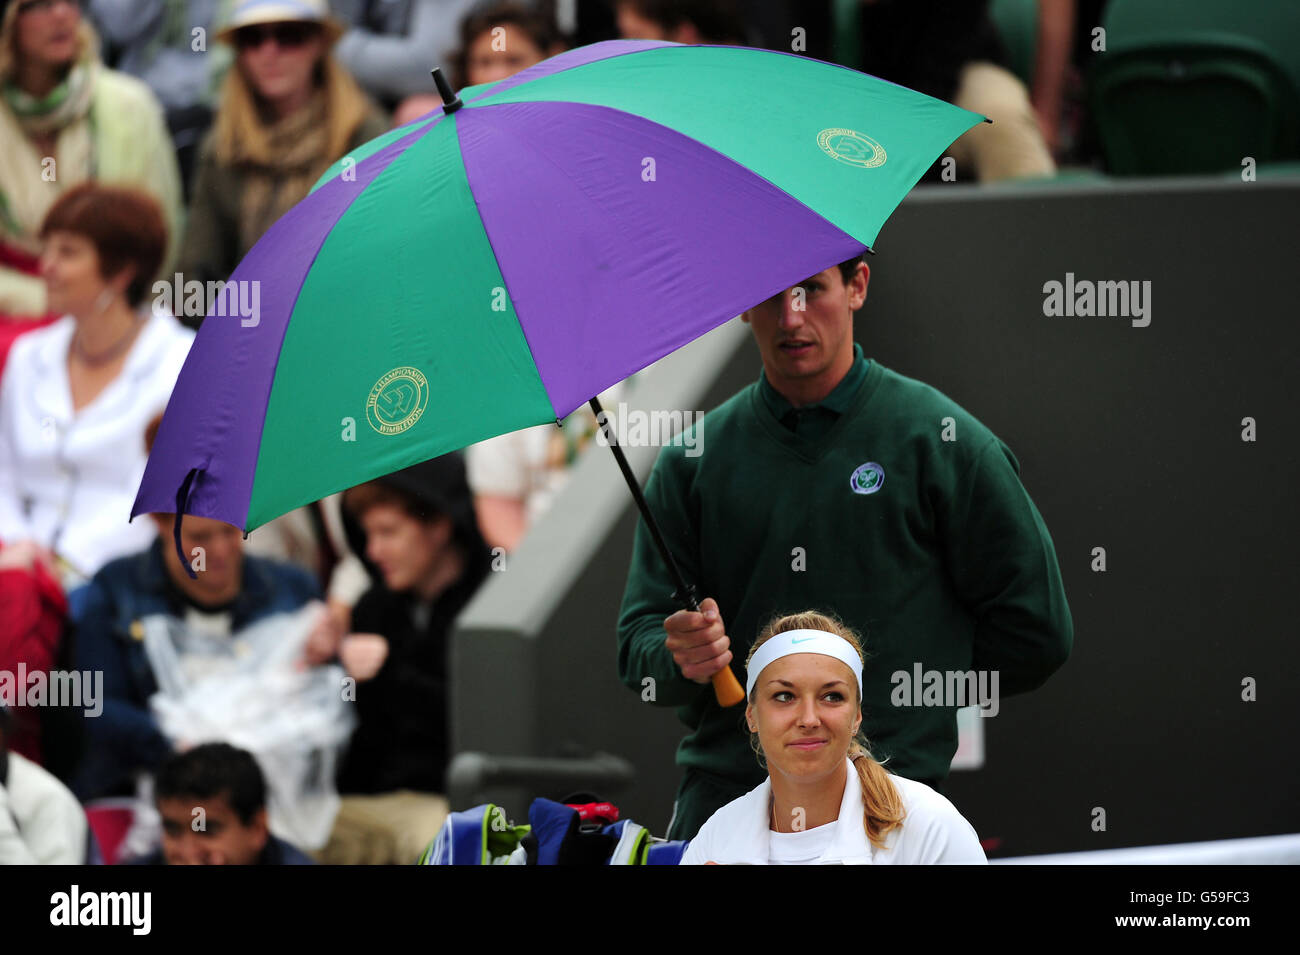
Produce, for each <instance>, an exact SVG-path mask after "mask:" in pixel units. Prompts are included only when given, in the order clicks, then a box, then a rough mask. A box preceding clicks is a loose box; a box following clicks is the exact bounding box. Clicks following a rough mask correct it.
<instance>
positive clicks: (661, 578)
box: [618, 445, 708, 706]
mask: <svg viewBox="0 0 1300 955" xmlns="http://www.w3.org/2000/svg"><path fill="white" fill-rule="evenodd" d="M689 495H690V486H689V482H688V468H687V462H686V460H685V458H684V457H683V456H682V449H681V448H678V447H673V446H671V445H670V446H667V447H665V448H663V449H662V450H661V451H660V452H659V459H658V460H657V461H656V462H655V466H654V470H653V471H652V472H651V474H650V479H649V480H648V481H647V482H646V486H645V497H646V502H647V503H648V504H649V506H650V511H651V513H652V514H654V516H655V520H656V521H657V522H658V524H659V529H660V531H661V533H662V534H663V535H664V539H665V540H666V541H667V543H668V548H669V550H670V551H671V552H672V555H673V559H674V560H675V561H676V563H677V567H678V569H679V570H680V571H681V573H682V576H683V577H684V578H685V580H686V582H687V583H688V584H690V583H698V581H699V565H700V561H699V540H698V537H697V534H698V524H697V523H696V521H695V519H694V517H693V516H692V510H693V508H691V506H690V502H689ZM674 589H675V588H674V586H673V581H672V575H671V574H669V573H668V569H667V568H666V567H665V566H664V563H663V559H662V558H661V557H660V555H659V550H658V548H656V547H655V544H654V539H653V538H652V537H651V536H650V532H649V531H648V530H647V529H646V524H645V520H644V519H640V520H638V521H637V528H636V538H635V540H634V542H633V545H632V563H631V567H630V568H629V569H628V575H627V587H626V588H625V589H624V591H623V605H622V608H621V609H620V612H619V619H618V675H619V679H620V680H622V681H623V683H624V684H625V685H626V686H629V687H631V688H632V689H634V690H636V691H638V692H639V693H641V694H642V698H643V699H646V700H647V701H648V702H653V703H657V704H659V705H661V706H685V705H687V704H690V703H693V702H694V701H695V700H696V699H697V698H698V697H699V695H700V694H701V693H702V692H705V691H707V690H708V684H700V683H695V682H693V681H691V680H688V679H686V678H685V677H684V676H682V673H681V671H680V670H679V669H678V668H677V664H676V663H674V662H673V657H672V654H671V653H670V652H669V650H668V648H667V647H666V646H664V638H665V637H666V636H667V633H666V632H665V631H664V619H665V618H667V617H669V616H670V615H672V614H673V613H675V612H676V611H677V610H679V609H680V607H679V606H678V605H677V604H676V603H674V602H673V599H672V594H673V590H674ZM647 678H649V679H652V680H653V681H654V682H653V684H650V683H647V682H645V681H646V679H647ZM651 688H653V691H654V692H653V694H652V697H651V696H650V695H648V694H649V691H650V690H651Z"/></svg>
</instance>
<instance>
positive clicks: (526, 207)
mask: <svg viewBox="0 0 1300 955" xmlns="http://www.w3.org/2000/svg"><path fill="white" fill-rule="evenodd" d="M435 79H437V80H438V81H439V87H440V90H441V91H442V92H443V97H444V101H446V103H447V105H445V106H444V107H443V108H441V109H439V110H436V111H434V112H433V113H430V114H429V115H427V116H425V117H423V118H421V119H419V120H417V121H415V122H412V123H409V124H408V125H406V126H403V127H401V128H399V129H395V130H392V131H391V132H389V133H386V134H385V135H383V136H380V137H378V138H377V139H374V140H372V141H371V142H369V143H367V144H366V145H364V146H361V147H360V148H358V149H356V150H355V151H354V152H353V153H351V154H350V155H349V156H347V157H345V158H344V159H342V160H340V162H339V163H337V164H336V165H335V166H334V167H333V168H332V169H330V170H329V171H328V172H327V173H326V174H325V175H324V176H323V177H322V178H321V180H320V181H319V182H318V183H317V184H316V186H315V187H314V189H313V191H312V192H311V194H310V195H308V196H307V197H306V198H305V199H303V201H302V202H300V203H298V204H297V205H296V206H294V208H292V209H291V210H290V211H289V212H288V213H286V214H285V215H284V217H283V218H281V219H280V220H279V221H278V222H276V223H275V225H273V226H272V227H271V228H270V229H269V230H268V231H267V233H266V234H265V235H264V236H263V237H262V239H261V240H260V241H259V242H258V243H257V244H256V245H255V246H254V247H253V249H252V250H251V251H250V252H249V253H248V255H247V256H246V257H245V258H244V260H243V261H242V262H241V263H240V265H239V267H238V268H236V269H235V272H234V274H233V275H232V276H231V277H230V281H231V282H233V283H239V284H238V285H237V286H236V287H237V288H238V289H239V290H241V294H242V296H243V298H242V301H243V302H245V303H247V302H250V301H255V302H256V303H257V304H258V306H259V309H258V313H257V314H256V315H250V316H245V317H241V316H240V315H230V314H225V312H226V311H227V309H225V308H224V303H219V304H221V305H222V306H223V307H222V309H221V311H222V312H223V314H216V311H217V309H216V308H214V309H213V311H211V312H210V313H209V315H208V316H207V318H206V320H205V321H204V322H203V324H202V326H201V328H200V330H199V334H198V337H197V338H196V340H195V342H194V344H193V346H192V348H191V350H190V353H189V357H188V358H187V360H186V362H185V365H184V367H183V368H182V370H181V373H180V376H179V378H178V380H177V382H176V386H175V389H174V390H173V392H172V396H171V401H170V403H169V404H168V406H167V411H166V414H165V415H164V418H163V422H162V425H161V427H160V429H159V431H158V434H157V437H156V439H155V442H154V446H153V452H152V454H151V455H150V457H149V462H148V466H147V468H146V470H145V474H144V478H143V480H142V482H141V484H140V490H139V493H138V495H137V497H136V501H135V504H134V506H133V508H132V511H131V516H132V517H135V516H136V515H138V514H143V513H148V512H151V511H158V512H174V513H176V514H177V515H178V517H179V515H182V514H186V513H188V514H194V515H200V516H204V517H211V518H216V519H218V520H221V521H225V522H227V523H229V524H233V525H235V526H236V527H240V528H242V529H243V530H244V531H245V532H247V531H250V530H252V529H254V528H256V527H259V526H261V525H262V524H265V523H266V522H267V521H270V520H272V519H273V518H275V517H278V516H279V515H281V514H284V513H286V512H288V511H290V510H292V509H294V508H296V507H299V506H301V505H303V504H307V503H309V502H312V501H315V500H318V499H320V498H322V497H325V496H326V495H329V494H331V493H334V492H336V491H340V490H342V489H345V488H348V487H352V486H354V485H357V484H361V483H363V482H365V481H367V480H370V479H372V478H375V477H378V476H381V475H384V474H389V473H391V472H393V471H397V470H399V469H401V468H404V467H407V466H408V465H411V464H415V463H417V462H420V461H424V460H427V459H429V458H432V457H435V456H437V455H439V454H443V453H445V452H448V451H452V450H456V449H459V448H463V447H465V446H467V445H469V444H472V443H474V442H477V441H481V440H483V439H486V438H490V437H493V436H495V435H499V434H503V433H506V432H509V431H515V430H518V429H520V428H525V427H529V426H531V425H537V424H544V423H549V422H554V421H557V420H559V419H561V418H564V417H565V416H566V415H568V414H569V413H570V412H572V411H574V410H575V409H576V408H578V407H579V406H580V405H582V404H583V403H584V402H587V401H588V400H589V399H591V398H592V396H593V395H597V394H599V393H600V392H602V391H604V390H605V389H606V388H608V387H609V386H610V385H612V384H614V383H615V382H618V381H621V380H623V379H624V378H627V377H628V376H629V375H631V374H633V373H634V372H636V371H637V370H639V369H641V368H644V367H646V366H647V365H649V364H651V363H653V362H655V361H657V360H658V359H660V358H662V357H663V356H665V355H667V354H668V353H670V352H672V351H673V350H675V349H676V348H678V347H680V346H682V345H684V344H686V343H687V342H690V341H692V340H693V339H695V338H697V337H699V336H700V335H703V334H704V333H705V332H707V331H709V330H711V329H713V328H715V327H717V326H718V325H721V324H722V323H724V322H726V321H727V320H729V319H731V318H732V317H734V316H735V315H738V314H740V313H741V312H742V311H744V310H745V309H747V308H750V307H752V306H753V305H755V304H757V303H758V302H761V301H763V300H765V299H767V298H769V297H770V296H772V295H774V294H776V293H777V292H779V291H781V290H783V289H786V288H788V287H790V286H791V285H794V284H796V283H797V282H799V281H801V280H803V279H805V278H807V277H808V276H809V275H812V274H815V273H817V272H820V271H821V270H822V269H824V268H826V267H827V266H828V265H829V264H833V263H836V262H840V261H843V260H845V259H848V258H850V257H852V256H853V255H856V254H859V253H861V252H862V251H863V250H864V249H868V248H870V246H871V245H872V244H873V243H874V241H875V239H876V234H877V233H878V232H879V230H880V228H881V226H882V225H883V223H884V221H885V220H886V219H887V218H888V217H889V215H890V214H891V213H892V212H893V211H894V208H895V207H896V206H897V205H898V203H899V202H901V201H902V199H903V197H904V196H905V195H906V194H907V192H908V190H910V189H911V188H912V186H913V185H915V183H916V182H917V180H919V179H920V178H921V176H922V175H923V174H924V173H925V171H926V170H927V169H928V168H929V167H930V165H931V164H932V163H933V162H934V160H935V159H936V158H937V157H938V156H939V155H940V154H941V153H942V152H943V151H944V150H945V149H946V148H947V147H948V145H949V144H950V143H952V141H953V140H955V139H956V138H957V137H958V136H960V135H961V134H962V133H964V132H965V131H966V130H967V129H969V128H971V127H972V126H974V125H976V124H977V123H979V122H981V121H982V120H983V117H981V116H979V115H977V114H975V113H970V112H967V111H965V110H962V109H958V108H957V107H955V106H951V105H949V104H947V103H944V102H941V101H939V100H936V99H933V98H931V97H928V96H924V95H922V94H920V93H917V92H914V91H912V90H909V89H906V88H904V87H901V86H897V85H895V84H892V83H888V82H885V81H883V80H879V79H876V78H874V77H870V76H866V75H864V74H862V73H858V72H856V71H854V70H850V69H846V68H844V67H840V66H836V65H833V64H829V63H824V62H821V61H818V60H812V59H808V58H806V57H802V56H796V55H793V54H786V53H778V52H772V51H768V50H759V49H749V48H741V47H723V46H684V45H680V44H673V43H661V42H655V41H610V42H606V43H597V44H594V45H591V46H586V47H581V48H579V49H575V50H571V51H568V52H566V53H562V54H560V55H559V56H555V57H552V58H551V59H549V60H546V61H544V62H542V63H539V64H537V65H535V66H533V67H530V68H529V69H526V70H524V71H522V72H520V73H518V74H516V75H515V76H512V77H510V78H509V79H505V80H501V81H499V82H497V83H493V84H488V85H483V86H475V87H469V88H467V89H464V90H462V91H461V93H460V96H459V97H458V98H455V97H453V96H452V95H451V91H450V89H449V88H447V87H446V84H445V82H444V81H442V79H441V75H440V74H439V73H437V71H435ZM253 283H256V285H253ZM254 288H255V289H256V290H257V293H258V294H257V296H256V298H254V297H253V295H252V294H251V293H252V290H253V289H254ZM628 473H630V472H628ZM178 540H179V531H178Z"/></svg>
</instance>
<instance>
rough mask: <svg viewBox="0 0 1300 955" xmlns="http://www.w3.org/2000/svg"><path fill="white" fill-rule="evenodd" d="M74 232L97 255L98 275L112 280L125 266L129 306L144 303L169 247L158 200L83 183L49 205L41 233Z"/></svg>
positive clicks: (121, 190) (132, 190)
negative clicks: (130, 272)
mask: <svg viewBox="0 0 1300 955" xmlns="http://www.w3.org/2000/svg"><path fill="white" fill-rule="evenodd" d="M51 232H72V233H74V234H76V235H80V236H84V237H85V238H87V239H89V240H90V242H91V243H92V244H93V245H94V246H95V251H96V252H97V253H98V254H99V274H100V276H101V277H103V278H104V279H105V280H108V279H111V278H112V277H113V276H115V275H117V274H118V273H119V272H121V271H122V269H124V268H126V267H127V266H132V265H133V266H135V277H134V278H132V279H131V284H130V286H128V288H127V290H126V300H127V302H129V303H130V305H131V307H132V308H137V307H139V306H140V305H142V304H143V303H144V300H145V296H146V294H147V293H148V291H149V289H150V288H151V287H152V286H153V281H154V278H155V277H156V276H157V274H158V270H159V269H160V268H161V267H162V261H163V254H164V253H165V252H166V250H167V223H166V222H165V221H164V220H163V214H162V207H161V206H160V205H159V204H158V200H157V199H155V198H154V197H153V196H151V195H149V193H147V192H141V191H140V190H139V189H128V188H123V187H119V186H103V185H100V184H98V183H94V182H83V183H81V184H80V185H77V186H73V187H72V188H71V189H69V190H68V191H67V192H65V193H64V194H63V195H62V196H60V197H59V198H58V200H57V201H56V202H55V203H54V205H53V206H51V207H50V211H49V212H48V213H46V215H45V221H44V222H43V223H42V224H41V233H40V236H41V238H42V239H44V238H47V237H48V236H49V234H50V233H51Z"/></svg>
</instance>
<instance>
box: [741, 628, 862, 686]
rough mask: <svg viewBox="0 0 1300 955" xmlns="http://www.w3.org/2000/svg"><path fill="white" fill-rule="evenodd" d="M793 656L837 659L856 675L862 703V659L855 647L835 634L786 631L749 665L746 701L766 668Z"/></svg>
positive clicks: (753, 658)
mask: <svg viewBox="0 0 1300 955" xmlns="http://www.w3.org/2000/svg"><path fill="white" fill-rule="evenodd" d="M792 653H820V654H821V655H822V656H827V657H834V658H835V659H836V660H839V661H840V662H841V663H843V664H844V665H845V666H846V667H848V668H849V669H850V670H852V671H853V675H854V676H855V677H857V680H858V699H859V700H860V699H862V659H861V657H859V656H858V652H857V651H856V650H854V649H853V644H851V643H849V641H847V640H845V639H844V638H843V637H841V636H839V635H838V634H835V633H827V632H826V631H825V630H787V631H786V632H785V633H778V634H777V635H776V636H775V637H772V638H771V639H770V640H768V641H767V642H766V643H764V644H763V645H762V646H761V647H759V648H758V650H757V651H756V652H755V653H754V656H753V657H752V658H751V659H750V661H749V668H748V670H747V673H748V674H749V676H748V680H747V681H746V683H745V699H749V697H750V696H752V695H753V693H754V684H755V683H757V682H758V676H759V674H760V673H762V672H763V670H764V669H765V668H766V667H767V665H768V664H769V663H773V662H775V661H777V660H779V659H781V657H787V656H789V655H790V654H792Z"/></svg>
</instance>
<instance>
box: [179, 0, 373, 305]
mask: <svg viewBox="0 0 1300 955" xmlns="http://www.w3.org/2000/svg"><path fill="white" fill-rule="evenodd" d="M342 32H343V28H342V25H341V24H340V23H339V22H338V21H337V20H335V19H334V18H333V17H331V16H330V15H329V12H328V8H327V6H326V4H325V0H241V2H240V3H239V4H238V5H237V6H236V7H235V10H234V13H233V15H232V17H231V20H230V22H229V23H228V24H227V25H226V26H225V27H224V28H223V29H222V30H221V31H220V32H219V33H218V34H217V37H218V39H219V40H223V41H225V42H227V43H230V44H231V45H232V46H233V47H234V49H235V65H234V67H233V68H232V69H231V70H230V72H229V73H228V74H227V75H226V79H225V82H224V84H223V87H222V92H221V97H220V105H219V106H218V108H217V114H216V119H215V121H214V123H213V129H212V131H211V132H210V133H209V134H208V136H207V137H206V138H205V140H204V142H203V144H202V145H201V146H200V148H199V162H198V172H197V174H196V180H195V183H194V190H193V197H194V198H193V203H192V205H191V207H190V221H189V229H188V231H187V233H186V236H185V241H184V243H183V246H182V249H181V261H180V268H181V273H182V275H183V276H184V279H185V281H187V282H188V281H190V280H192V279H197V280H198V281H200V282H204V283H206V282H209V281H224V280H225V279H227V278H228V277H229V276H230V273H231V272H233V271H234V269H235V266H236V265H238V264H239V262H240V260H241V259H243V257H244V256H245V255H246V254H247V253H248V251H249V250H250V249H251V248H252V247H253V245H254V244H255V243H256V242H257V240H258V239H260V238H261V237H262V234H263V233H264V232H266V230H267V229H268V228H270V226H271V225H272V224H274V223H275V221H276V220H277V219H279V218H280V217H281V216H283V215H284V214H285V213H286V212H288V211H289V209H291V208H292V207H293V206H294V205H295V204H296V203H297V202H298V201H299V200H300V199H302V198H303V197H304V196H306V195H307V193H308V192H309V191H310V189H311V187H312V185H313V184H315V182H316V180H317V179H319V178H320V176H321V174H322V173H323V172H325V170H326V169H328V168H329V166H330V165H331V164H332V163H334V162H335V161H336V160H338V159H339V158H340V157H341V156H343V155H345V154H347V153H348V152H349V151H351V150H353V149H355V148H356V147H357V146H360V145H361V144H362V143H364V142H367V141H368V140H370V139H373V138H374V137H376V136H378V135H380V134H381V133H383V132H385V131H386V130H387V128H388V124H387V118H386V117H385V116H384V115H383V113H382V112H381V111H380V110H379V109H378V108H377V107H376V106H375V105H374V103H373V102H371V101H370V100H369V99H368V98H367V97H366V95H365V93H363V92H362V91H361V88H360V87H359V86H357V84H356V81H355V80H354V79H353V78H352V77H351V75H350V74H348V73H347V71H346V70H345V69H344V68H343V67H342V66H340V65H339V64H338V63H337V62H336V61H335V59H334V57H333V55H332V54H331V52H330V51H331V48H332V47H333V45H334V43H335V42H336V41H337V40H338V38H339V36H340V35H341V34H342ZM209 304H211V303H209ZM190 321H192V322H197V321H199V320H198V319H190Z"/></svg>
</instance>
